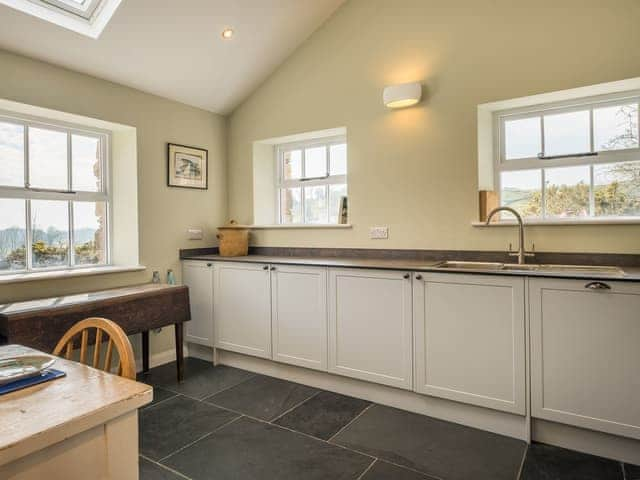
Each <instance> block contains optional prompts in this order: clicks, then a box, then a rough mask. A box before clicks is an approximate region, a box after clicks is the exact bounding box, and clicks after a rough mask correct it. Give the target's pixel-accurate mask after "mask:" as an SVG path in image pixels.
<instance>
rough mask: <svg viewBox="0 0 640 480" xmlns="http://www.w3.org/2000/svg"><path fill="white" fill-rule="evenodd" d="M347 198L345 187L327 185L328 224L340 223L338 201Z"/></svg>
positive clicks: (341, 185)
mask: <svg viewBox="0 0 640 480" xmlns="http://www.w3.org/2000/svg"><path fill="white" fill-rule="evenodd" d="M346 196H347V185H346V184H344V183H342V184H339V185H329V223H340V217H341V212H340V199H341V198H342V197H346Z"/></svg>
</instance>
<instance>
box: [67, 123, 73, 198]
mask: <svg viewBox="0 0 640 480" xmlns="http://www.w3.org/2000/svg"><path fill="white" fill-rule="evenodd" d="M71 148H72V147H71V134H70V133H69V132H67V190H69V191H71V190H73V185H72V183H73V166H72V161H71V158H72V157H71Z"/></svg>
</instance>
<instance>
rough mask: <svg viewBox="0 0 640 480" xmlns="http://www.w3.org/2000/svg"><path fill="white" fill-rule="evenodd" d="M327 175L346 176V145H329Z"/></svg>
mask: <svg viewBox="0 0 640 480" xmlns="http://www.w3.org/2000/svg"><path fill="white" fill-rule="evenodd" d="M329 161H330V168H329V175H346V174H347V145H346V144H345V143H341V144H340V145H331V147H330V148H329Z"/></svg>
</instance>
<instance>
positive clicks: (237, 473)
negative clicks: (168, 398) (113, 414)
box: [163, 417, 372, 480]
mask: <svg viewBox="0 0 640 480" xmlns="http://www.w3.org/2000/svg"><path fill="white" fill-rule="evenodd" d="M371 460H372V459H371V458H370V457H367V456H365V455H360V454H358V453H355V452H351V451H349V450H345V449H343V448H340V447H337V446H335V445H330V444H328V443H326V442H323V441H320V440H315V439H313V438H311V437H308V436H305V435H302V434H299V433H295V432H291V431H289V430H285V429H282V428H280V427H277V426H275V425H271V424H266V423H262V422H259V421H257V420H252V419H249V418H247V417H243V418H240V419H239V420H236V421H235V422H232V423H231V424H229V425H227V426H225V427H224V428H221V429H220V430H218V431H216V432H215V433H214V434H212V435H210V436H208V437H206V438H204V439H202V440H200V441H199V442H196V443H195V444H193V445H191V446H189V447H187V448H186V449H184V450H181V451H180V452H178V453H176V454H175V455H172V456H171V457H169V458H167V459H166V460H164V461H163V463H164V464H166V465H168V466H170V467H171V468H173V469H175V470H178V471H179V472H182V473H184V474H185V475H186V476H187V477H189V478H192V479H194V480H208V479H211V478H215V479H216V480H231V479H233V480H238V479H242V480H254V479H255V480H265V479H273V480H301V479H304V480H327V479H331V480H355V479H356V478H358V476H359V475H360V474H361V473H362V472H363V471H364V470H365V469H366V468H367V467H368V466H369V464H370V463H371Z"/></svg>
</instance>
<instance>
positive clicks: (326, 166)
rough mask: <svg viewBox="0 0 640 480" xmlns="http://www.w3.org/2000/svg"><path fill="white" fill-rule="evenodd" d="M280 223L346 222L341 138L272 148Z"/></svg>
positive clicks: (344, 149)
mask: <svg viewBox="0 0 640 480" xmlns="http://www.w3.org/2000/svg"><path fill="white" fill-rule="evenodd" d="M276 158H277V164H278V175H277V188H276V190H277V199H276V202H277V205H278V212H279V214H278V223H280V224H316V225H323V224H324V225H326V224H338V223H346V222H345V221H344V219H342V215H341V211H340V210H341V203H342V198H343V197H344V198H345V199H346V196H347V144H346V140H345V138H344V137H333V138H326V139H321V140H316V141H307V142H300V143H290V144H285V145H279V146H278V147H277V148H276Z"/></svg>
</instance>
